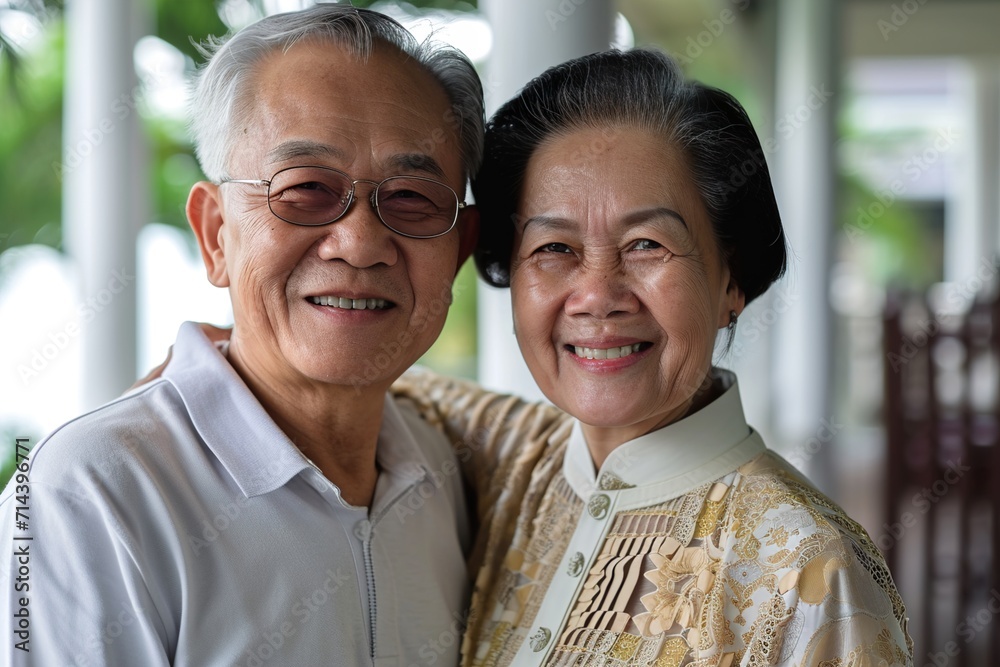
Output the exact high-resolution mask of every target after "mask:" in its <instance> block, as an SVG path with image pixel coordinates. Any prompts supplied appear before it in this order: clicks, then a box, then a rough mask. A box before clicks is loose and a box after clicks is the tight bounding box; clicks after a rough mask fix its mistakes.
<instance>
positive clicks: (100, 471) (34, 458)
mask: <svg viewBox="0 0 1000 667" xmlns="http://www.w3.org/2000/svg"><path fill="white" fill-rule="evenodd" d="M183 414H184V406H183V403H182V402H181V400H180V397H179V395H178V394H177V391H176V389H175V388H174V387H173V386H172V385H171V384H170V383H169V382H167V381H165V380H162V379H160V380H155V381H153V382H151V383H149V384H147V385H143V386H142V387H140V388H138V389H136V390H134V391H131V392H129V393H127V394H125V395H124V396H121V397H119V398H117V399H115V400H113V401H111V402H109V403H105V404H104V405H102V406H100V407H98V408H95V409H93V410H91V411H90V412H86V413H84V414H82V415H80V416H79V417H75V418H74V419H71V420H70V421H68V422H66V423H65V424H62V425H61V426H59V427H57V428H56V429H55V430H54V431H53V432H52V433H51V434H49V435H48V436H46V437H45V438H44V439H43V440H41V441H40V442H39V443H38V444H37V445H35V447H34V448H33V449H32V452H31V457H30V459H29V465H30V468H29V473H30V477H31V481H32V482H33V483H44V484H53V485H59V486H62V485H64V484H67V483H69V482H71V481H72V480H73V479H74V478H79V477H80V476H81V475H100V476H108V474H107V473H108V472H109V471H110V470H111V469H112V467H117V466H120V465H122V464H130V465H131V463H130V462H132V461H135V460H138V459H142V458H144V457H150V456H162V455H169V453H170V452H169V450H170V448H169V447H167V446H164V445H166V444H167V443H168V442H170V441H172V440H173V438H172V437H170V436H169V435H168V434H169V431H170V428H169V425H172V424H176V422H177V421H178V417H181V418H183V417H182V415H183Z"/></svg>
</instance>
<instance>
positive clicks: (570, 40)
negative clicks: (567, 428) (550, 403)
mask: <svg viewBox="0 0 1000 667" xmlns="http://www.w3.org/2000/svg"><path fill="white" fill-rule="evenodd" d="M479 6H480V8H481V9H482V10H483V12H484V13H485V14H486V17H487V19H488V20H489V22H490V25H491V26H492V28H493V50H492V52H491V53H490V59H489V62H488V64H487V71H486V76H485V81H484V85H485V88H486V104H487V109H488V112H489V113H490V114H492V113H493V112H494V111H495V110H496V109H497V108H498V107H499V106H500V105H501V104H502V103H503V102H505V101H506V100H508V99H510V98H511V97H513V96H514V94H515V93H517V91H518V90H520V89H521V88H522V87H523V86H524V84H526V83H528V81H530V80H531V79H532V78H533V77H535V76H537V75H539V74H541V73H542V72H543V71H545V70H546V69H547V68H549V67H550V66H552V65H556V64H558V63H561V62H564V61H566V60H569V59H570V58H576V57H579V56H582V55H586V54H588V53H594V52H596V51H604V50H606V49H607V48H608V47H609V45H610V43H611V39H612V36H613V34H614V19H615V12H614V10H613V8H612V3H611V1H610V0H482V1H481V2H480V5H479ZM478 298H479V381H480V382H481V383H482V384H484V385H485V386H487V387H490V388H491V389H499V390H502V391H509V392H515V393H517V394H520V395H522V396H527V397H530V398H541V393H540V392H539V391H538V389H537V388H536V387H535V383H534V380H532V379H531V375H530V374H529V373H528V369H527V366H525V364H524V361H523V359H522V358H521V353H520V350H518V347H517V341H516V340H515V339H514V334H513V333H512V325H511V322H512V321H513V318H512V316H511V308H510V292H509V290H498V289H494V288H491V287H487V286H485V285H483V284H482V283H480V285H479V295H478Z"/></svg>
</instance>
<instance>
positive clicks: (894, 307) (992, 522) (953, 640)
mask: <svg viewBox="0 0 1000 667" xmlns="http://www.w3.org/2000/svg"><path fill="white" fill-rule="evenodd" d="M994 275H995V273H994ZM965 287H966V288H967V289H969V290H970V291H971V289H972V287H973V286H965ZM987 288H989V286H987ZM991 291H993V292H996V291H997V290H995V289H992V290H991ZM962 296H963V294H962V286H959V287H953V288H952V289H951V290H944V294H942V295H938V296H937V298H929V296H928V295H915V294H912V293H902V292H891V293H890V294H889V295H888V296H887V300H886V307H885V310H884V322H883V323H884V329H883V351H884V358H883V362H884V382H885V403H884V418H885V428H886V438H887V456H886V474H885V482H886V483H885V489H884V493H885V496H884V497H885V523H884V524H883V531H881V532H879V533H878V535H877V537H876V542H877V543H878V545H879V547H880V548H881V549H882V550H883V552H884V553H885V555H886V558H887V560H888V562H889V566H890V568H891V569H892V571H893V575H894V577H895V579H896V581H897V585H899V587H900V591H901V593H902V595H903V599H904V601H905V602H906V604H907V609H908V612H909V614H910V632H911V634H912V636H913V638H914V643H915V654H914V656H915V663H916V664H919V665H923V664H927V663H928V662H930V663H931V664H942V667H944V665H947V666H948V667H952V666H956V667H961V666H962V665H990V666H993V665H1000V297H998V296H989V297H987V296H986V292H985V291H980V292H979V293H978V294H976V296H975V297H974V298H973V299H972V302H971V304H967V305H966V306H965V307H962V308H955V306H956V304H959V303H961V302H962V301H963V299H962V298H960V297H962ZM946 307H951V308H952V311H953V312H950V313H949V312H948V311H947V310H946V309H945V308H946ZM994 617H995V618H994ZM949 642H950V643H949Z"/></svg>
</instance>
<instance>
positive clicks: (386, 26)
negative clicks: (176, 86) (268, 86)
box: [191, 4, 484, 183]
mask: <svg viewBox="0 0 1000 667" xmlns="http://www.w3.org/2000/svg"><path fill="white" fill-rule="evenodd" d="M306 38H309V39H322V40H328V41H330V42H333V43H335V44H337V45H339V46H341V47H343V48H344V49H345V50H346V51H347V52H348V53H351V54H353V55H355V56H357V57H359V58H361V59H365V58H367V57H368V56H369V55H370V54H371V52H372V49H373V48H374V46H375V44H376V42H379V41H380V42H384V43H387V44H390V45H392V46H395V47H396V48H398V49H399V50H400V51H402V52H403V53H404V54H406V55H408V56H409V57H411V58H413V60H414V61H415V62H417V63H418V64H420V65H421V66H423V67H424V68H425V69H426V70H427V71H428V72H429V73H430V74H431V75H432V76H434V77H435V78H436V79H437V80H438V82H440V84H441V86H442V88H444V90H445V93H446V94H447V96H448V99H449V101H450V102H451V110H450V111H449V112H448V113H446V114H445V115H444V117H443V118H442V121H443V122H446V123H448V125H449V126H450V129H454V130H455V131H456V133H457V134H458V136H459V140H460V144H461V150H462V164H463V166H464V168H465V171H466V176H471V175H472V174H474V173H475V172H476V170H478V168H479V164H480V162H481V161H482V156H483V125H484V117H483V86H482V82H480V80H479V75H478V74H476V70H475V68H474V67H473V65H472V63H471V62H470V61H469V59H468V58H466V57H465V55H464V54H463V53H462V52H460V51H458V50H457V49H454V48H452V47H449V46H445V45H442V44H439V43H437V42H434V41H431V40H429V39H428V40H425V41H424V42H422V43H418V42H417V40H416V39H415V38H414V37H413V35H411V34H410V33H409V31H407V30H406V28H404V27H403V26H402V25H400V24H399V23H397V22H396V21H395V20H394V19H392V18H389V17H388V16H385V15H384V14H379V13H378V12H374V11H371V10H368V9H360V8H357V7H351V6H349V5H335V4H318V5H316V6H314V7H310V8H309V9H304V10H302V11H297V12H289V13H286V14H275V15H274V16H269V17H267V18H264V19H261V20H260V21H257V22H256V23H254V24H253V25H250V26H247V27H246V28H244V29H242V30H240V31H239V32H237V33H235V34H233V35H231V36H229V37H225V38H221V39H219V38H210V39H209V40H208V41H207V42H206V43H205V44H203V45H201V47H200V51H201V53H202V55H204V56H205V58H206V59H207V63H206V64H205V65H204V67H202V69H201V71H200V72H199V73H198V77H197V79H196V82H195V87H194V96H193V101H192V107H191V112H192V114H191V130H192V134H193V135H194V145H195V153H196V154H197V156H198V162H199V163H200V164H201V169H202V171H203V172H204V173H205V176H206V177H208V179H209V180H211V181H212V182H214V183H219V182H220V181H221V180H223V179H224V178H227V177H228V176H229V174H227V173H226V170H227V166H228V163H229V157H230V155H231V153H232V149H233V140H234V136H233V131H232V130H233V128H234V127H238V126H239V125H240V124H241V123H243V122H244V121H245V120H246V119H247V118H248V117H249V116H250V114H251V113H252V112H253V104H254V96H253V77H254V71H255V69H256V65H257V64H258V63H260V62H261V61H262V60H263V59H264V58H265V57H267V56H268V55H269V54H271V53H273V52H275V51H287V50H288V49H289V48H291V47H292V46H293V45H294V44H295V43H296V42H298V41H299V40H301V39H306Z"/></svg>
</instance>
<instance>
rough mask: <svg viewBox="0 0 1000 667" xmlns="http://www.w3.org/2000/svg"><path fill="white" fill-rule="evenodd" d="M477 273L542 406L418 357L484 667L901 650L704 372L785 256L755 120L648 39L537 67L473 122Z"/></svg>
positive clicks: (811, 497)
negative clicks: (449, 442)
mask: <svg viewBox="0 0 1000 667" xmlns="http://www.w3.org/2000/svg"><path fill="white" fill-rule="evenodd" d="M474 189H475V194H476V200H477V203H478V205H479V207H480V209H481V211H482V216H483V228H482V232H481V241H480V248H479V251H478V254H477V263H478V267H479V269H480V271H481V273H482V275H483V277H484V278H485V279H486V280H487V281H488V282H490V283H491V284H493V285H496V286H509V287H510V290H511V299H512V301H513V307H514V327H515V332H516V334H517V339H518V343H519V345H520V348H521V351H522V353H523V354H524V357H525V359H526V360H527V363H528V367H529V369H530V370H531V373H532V375H533V376H534V378H535V380H536V382H537V383H538V385H539V387H541V389H542V391H543V392H544V393H545V395H546V396H547V397H548V398H549V399H550V400H551V401H552V402H553V403H554V404H555V405H556V406H558V408H561V409H562V410H564V411H565V412H566V413H569V415H570V416H567V415H565V414H563V413H561V412H559V411H557V410H555V409H553V408H551V407H546V406H540V405H531V404H525V403H523V402H521V401H519V400H518V399H516V398H511V397H505V396H498V395H495V394H490V393H487V392H485V391H483V390H482V389H481V388H478V387H476V386H474V385H471V384H468V383H464V382H460V381H455V380H446V379H442V378H437V377H435V376H432V375H430V374H411V375H410V376H408V377H406V378H404V380H403V381H402V382H401V383H400V384H398V386H397V391H398V392H399V393H401V394H408V395H409V396H411V397H412V398H413V400H415V401H417V402H419V403H422V405H423V408H424V412H425V414H426V415H428V416H429V417H430V418H431V419H433V420H436V421H437V422H438V423H439V424H440V425H441V426H442V427H443V428H445V429H446V430H448V431H449V432H450V434H451V435H452V436H453V437H454V438H455V439H456V440H457V441H459V443H460V444H459V454H460V458H461V459H462V460H464V461H466V462H467V464H468V467H469V470H470V482H471V485H472V487H473V489H474V490H475V491H476V496H477V499H478V508H477V510H478V516H479V519H480V523H481V532H480V536H479V540H478V544H477V547H476V552H475V554H474V556H473V559H474V563H475V564H477V565H478V566H479V570H478V576H477V580H476V586H475V592H474V597H473V603H472V612H471V616H470V619H469V625H468V629H467V635H466V638H465V643H464V660H465V663H466V664H475V665H516V666H518V667H523V666H529V665H541V664H546V665H615V666H624V665H657V666H667V665H669V666H678V665H698V666H706V667H707V666H709V665H711V666H723V667H726V666H729V665H831V666H832V665H907V664H911V657H910V656H911V652H912V648H911V643H910V640H909V638H908V636H907V634H906V629H905V626H906V619H905V614H904V610H903V605H902V602H901V600H900V598H899V595H898V594H897V592H896V589H895V587H894V586H893V583H892V580H891V578H890V575H889V572H888V570H887V568H886V565H885V562H884V561H883V559H882V556H881V555H880V554H879V552H878V550H877V549H876V547H875V545H874V544H873V543H872V541H871V540H870V539H869V537H868V535H867V534H866V533H865V531H864V530H863V529H862V528H861V526H859V525H858V524H857V523H856V522H854V521H852V520H851V519H850V518H848V517H847V516H846V515H845V514H844V513H843V511H842V510H841V509H840V508H838V507H837V506H836V505H835V504H834V503H833V502H831V501H830V500H829V499H827V498H825V497H824V496H823V495H822V494H820V493H819V492H818V491H817V490H816V489H815V488H814V487H813V486H812V485H811V484H810V483H809V482H808V481H807V480H806V479H804V478H803V477H802V476H801V475H800V474H799V473H798V472H797V471H796V470H795V469H794V468H792V467H791V466H790V465H788V464H787V463H786V462H785V461H783V460H782V459H781V458H780V457H779V456H777V455H776V454H774V453H773V452H771V451H769V450H767V449H766V448H765V445H764V443H763V442H762V441H761V438H760V436H759V435H758V434H757V433H756V432H754V430H753V429H752V428H750V427H749V426H747V423H746V421H745V420H744V417H743V411H742V408H741V405H740V397H739V390H738V387H737V383H736V380H735V378H734V376H733V375H732V374H731V373H728V372H726V371H723V370H720V369H717V368H713V366H712V353H713V348H714V345H715V343H716V337H717V334H718V333H719V332H720V331H722V332H724V335H725V334H728V336H729V339H730V341H731V340H732V335H733V333H734V330H735V328H736V326H737V321H738V318H739V315H740V313H741V312H742V310H743V308H744V306H745V305H746V304H747V303H749V302H750V301H752V300H753V299H755V298H757V297H758V296H760V295H761V294H762V293H763V292H764V291H765V290H766V289H767V288H768V286H769V285H770V284H771V283H772V282H773V281H774V280H776V279H777V278H778V277H779V276H780V275H781V274H782V272H783V270H784V267H785V241H784V235H783V232H782V227H781V222H780V219H779V216H778V210H777V207H776V204H775V199H774V193H773V191H772V188H771V183H770V179H769V175H768V170H767V165H766V163H765V162H764V158H763V151H762V150H761V146H760V143H759V141H758V139H757V136H756V134H755V133H754V130H753V128H752V126H751V124H750V121H749V120H748V118H747V116H746V114H745V112H744V111H743V109H742V108H741V106H740V105H739V103H738V102H737V101H736V100H735V99H734V98H733V97H731V96H730V95H728V94H726V93H724V92H722V91H719V90H716V89H713V88H709V87H707V86H704V85H701V84H699V83H695V82H690V81H685V80H684V79H683V77H682V76H681V74H680V72H679V71H678V68H677V67H676V65H675V64H674V63H673V62H672V61H670V60H669V59H668V58H666V57H665V56H663V55H661V54H658V53H655V52H651V51H643V50H636V51H629V52H608V53H601V54H595V55H592V56H587V57H584V58H581V59H578V60H574V61H571V62H568V63H565V64H563V65H560V66H558V67H555V68H552V69H550V70H548V71H547V72H545V73H544V74H543V75H542V76H540V77H539V78H537V79H535V80H534V81H532V82H531V83H530V84H529V85H528V86H527V87H526V88H525V89H524V90H523V91H522V92H521V93H520V94H519V95H518V96H517V97H516V98H514V99H513V100H511V101H510V102H508V103H507V104H506V105H504V106H503V107H502V108H501V109H500V110H499V111H498V112H497V114H496V116H494V118H493V119H492V121H491V122H490V124H489V126H488V131H487V138H486V158H485V164H484V167H483V169H482V171H481V172H480V174H479V176H478V178H477V179H476V183H475V186H474Z"/></svg>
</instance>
